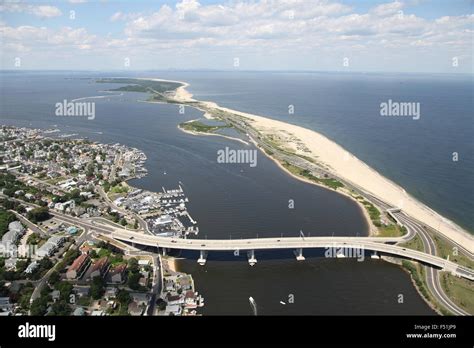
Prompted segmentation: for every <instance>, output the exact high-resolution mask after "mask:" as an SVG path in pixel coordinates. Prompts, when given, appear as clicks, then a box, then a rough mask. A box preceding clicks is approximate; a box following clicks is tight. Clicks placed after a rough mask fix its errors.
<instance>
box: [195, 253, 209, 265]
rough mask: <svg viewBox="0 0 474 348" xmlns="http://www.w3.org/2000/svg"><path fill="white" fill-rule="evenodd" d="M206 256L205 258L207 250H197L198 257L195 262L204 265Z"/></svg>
mask: <svg viewBox="0 0 474 348" xmlns="http://www.w3.org/2000/svg"><path fill="white" fill-rule="evenodd" d="M206 258H207V251H205V250H201V251H200V252H199V259H198V260H197V262H198V263H199V264H200V265H201V266H204V265H205V264H206Z"/></svg>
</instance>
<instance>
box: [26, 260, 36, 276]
mask: <svg viewBox="0 0 474 348" xmlns="http://www.w3.org/2000/svg"><path fill="white" fill-rule="evenodd" d="M38 265H39V264H38V262H37V261H33V262H32V263H30V264H29V265H28V267H26V269H25V273H28V274H31V273H33V272H34V270H35V269H36V268H38Z"/></svg>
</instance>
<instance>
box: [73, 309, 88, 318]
mask: <svg viewBox="0 0 474 348" xmlns="http://www.w3.org/2000/svg"><path fill="white" fill-rule="evenodd" d="M72 315H73V316H75V317H82V316H84V315H85V311H84V309H83V308H82V307H77V308H76V309H75V310H74V312H73V313H72Z"/></svg>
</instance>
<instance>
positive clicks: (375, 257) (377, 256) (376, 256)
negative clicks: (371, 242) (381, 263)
mask: <svg viewBox="0 0 474 348" xmlns="http://www.w3.org/2000/svg"><path fill="white" fill-rule="evenodd" d="M370 258H371V259H380V256H379V255H378V254H377V252H376V251H374V253H373V254H372V255H370Z"/></svg>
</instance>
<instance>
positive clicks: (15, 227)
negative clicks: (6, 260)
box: [0, 221, 25, 254]
mask: <svg viewBox="0 0 474 348" xmlns="http://www.w3.org/2000/svg"><path fill="white" fill-rule="evenodd" d="M24 233H25V228H24V227H23V225H22V224H21V222H20V221H13V222H10V224H8V231H7V232H5V234H4V235H3V236H2V242H1V246H0V248H1V249H2V250H1V251H2V252H3V253H5V254H9V253H10V252H14V250H13V247H14V246H15V245H16V244H17V242H18V240H19V239H20V237H21V236H22V235H23V234H24Z"/></svg>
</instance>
